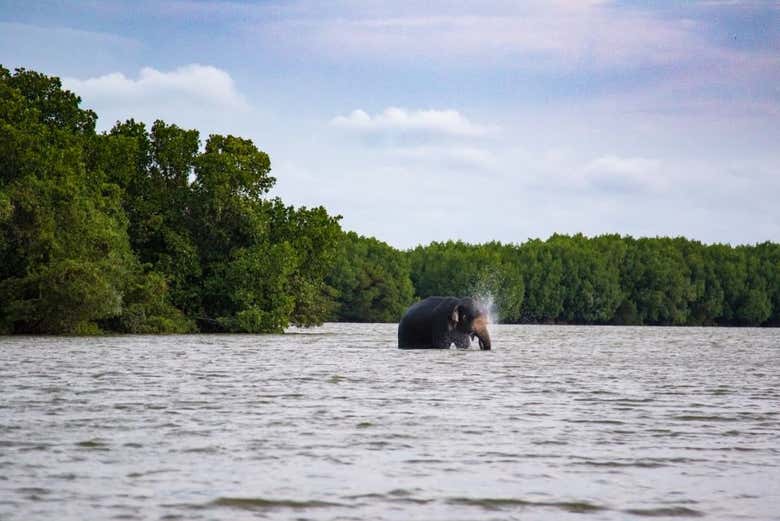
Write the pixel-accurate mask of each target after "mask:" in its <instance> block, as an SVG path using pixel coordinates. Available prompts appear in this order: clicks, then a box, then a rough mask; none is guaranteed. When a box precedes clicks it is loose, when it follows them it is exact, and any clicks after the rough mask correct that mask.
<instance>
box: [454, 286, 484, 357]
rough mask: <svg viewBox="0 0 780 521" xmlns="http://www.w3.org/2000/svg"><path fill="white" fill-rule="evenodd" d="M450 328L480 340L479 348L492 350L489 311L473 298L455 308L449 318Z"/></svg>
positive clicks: (466, 299)
mask: <svg viewBox="0 0 780 521" xmlns="http://www.w3.org/2000/svg"><path fill="white" fill-rule="evenodd" d="M449 321H450V327H451V328H452V329H454V330H457V331H459V332H461V333H463V334H466V335H469V336H470V337H471V339H472V340H473V339H474V337H477V338H478V339H479V348H480V349H482V350H485V351H486V350H488V349H490V334H489V333H488V329H487V325H488V310H487V309H486V308H485V307H484V306H483V305H481V304H480V303H479V302H477V301H476V300H474V299H472V298H464V299H461V300H459V301H458V303H457V304H456V305H455V306H454V307H453V309H452V313H451V314H450V317H449Z"/></svg>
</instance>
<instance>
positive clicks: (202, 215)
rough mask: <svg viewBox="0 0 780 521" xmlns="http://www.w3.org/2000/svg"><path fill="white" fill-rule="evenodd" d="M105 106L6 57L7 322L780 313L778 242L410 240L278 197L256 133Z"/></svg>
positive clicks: (684, 320) (142, 323)
mask: <svg viewBox="0 0 780 521" xmlns="http://www.w3.org/2000/svg"><path fill="white" fill-rule="evenodd" d="M96 122H97V115H96V114H95V113H94V112H93V111H91V110H88V109H85V108H82V107H81V100H80V98H79V97H78V96H77V95H76V94H75V93H72V92H69V91H67V90H64V89H63V88H62V85H61V83H60V81H59V79H58V78H55V77H49V76H46V75H43V74H40V73H37V72H33V71H28V70H24V69H17V70H16V71H15V72H13V73H11V72H10V71H8V70H7V69H4V68H2V67H0V333H2V334H10V333H54V334H97V333H101V332H121V333H184V332H196V331H202V332H219V331H222V332H252V333H257V332H278V331H282V330H283V329H284V328H285V327H287V326H289V325H291V324H293V325H300V326H310V325H316V324H320V323H322V322H323V321H326V320H340V321H358V322H394V321H397V320H398V319H399V317H400V315H401V314H402V313H403V310H404V309H405V308H406V306H408V305H409V304H410V303H411V302H413V301H414V300H415V299H417V298H421V297H425V296H429V295H434V294H438V295H474V296H478V297H480V298H483V299H486V300H489V301H490V302H491V303H492V305H493V306H494V309H495V312H496V315H497V316H498V318H499V319H500V321H501V322H508V323H567V324H658V325H773V326H777V325H780V244H775V243H769V242H767V243H763V244H758V245H754V246H737V247H732V246H729V245H723V244H713V245H705V244H702V243H700V242H697V241H692V240H688V239H684V238H640V239H634V238H631V237H621V236H618V235H604V236H599V237H594V238H588V237H585V236H582V235H575V236H564V235H554V236H553V237H551V238H549V239H548V240H546V241H541V240H530V241H527V242H525V243H522V244H502V243H497V242H493V243H487V244H481V245H471V244H465V243H462V242H446V243H431V244H429V245H427V246H418V247H417V248H415V249H412V250H409V251H401V250H397V249H395V248H393V247H391V246H389V245H388V244H385V243H383V242H381V241H378V240H376V239H373V238H367V237H361V236H358V235H357V234H355V233H352V232H346V231H343V230H342V229H341V227H340V225H339V217H338V216H333V215H329V214H328V213H327V211H326V210H325V209H324V208H322V207H317V208H294V207H291V206H286V205H285V204H284V203H283V202H282V201H281V200H279V199H278V198H273V197H269V195H268V194H269V190H270V189H271V188H272V187H273V186H274V183H275V179H274V178H273V177H272V176H271V174H270V172H271V163H270V158H269V157H268V155H267V154H266V153H264V152H262V151H261V150H259V149H258V148H257V147H256V146H255V144H254V143H252V141H250V140H248V139H242V138H240V137H235V136H231V135H227V136H223V135H211V136H209V137H208V138H207V139H206V140H205V142H204V141H202V140H201V137H200V135H199V133H198V132H197V131H195V130H188V129H183V128H180V127H178V126H176V125H172V124H166V123H165V122H163V121H156V122H154V124H152V125H151V127H150V128H148V127H147V126H146V125H145V124H143V123H140V122H137V121H134V120H132V119H130V120H127V121H124V122H117V123H116V124H115V125H114V127H113V128H112V129H111V130H109V131H107V132H101V133H98V132H97V131H96Z"/></svg>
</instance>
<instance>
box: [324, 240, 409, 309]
mask: <svg viewBox="0 0 780 521" xmlns="http://www.w3.org/2000/svg"><path fill="white" fill-rule="evenodd" d="M409 271H410V268H409V261H408V259H407V257H406V256H405V255H403V253H401V252H399V251H398V250H396V249H394V248H393V247H391V246H389V245H388V244H386V243H384V242H381V241H378V240H377V239H374V238H371V237H362V236H359V235H357V234H356V233H354V232H349V233H345V234H343V235H342V236H341V238H340V242H339V254H338V256H337V259H336V263H335V265H334V267H333V269H332V270H331V271H330V273H328V274H327V276H326V279H325V280H326V282H327V284H328V285H330V286H331V287H333V288H334V289H335V290H336V302H337V307H336V309H335V310H334V312H333V318H334V319H335V320H339V321H346V322H397V321H398V320H399V319H400V318H401V315H402V314H403V312H404V310H406V308H407V307H408V306H409V305H410V304H411V303H412V301H413V299H414V287H413V286H412V281H411V279H410V277H409Z"/></svg>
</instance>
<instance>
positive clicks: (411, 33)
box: [246, 0, 705, 70]
mask: <svg viewBox="0 0 780 521" xmlns="http://www.w3.org/2000/svg"><path fill="white" fill-rule="evenodd" d="M348 4H349V3H348ZM349 5H351V6H352V8H351V9H346V8H345V6H344V5H342V8H344V9H343V10H342V12H337V13H329V12H322V13H320V16H311V12H310V13H308V15H304V14H301V9H300V8H299V9H298V10H297V11H291V14H290V16H288V17H281V18H275V19H272V20H271V21H265V22H263V21H256V20H253V21H249V22H247V26H246V29H247V34H250V33H252V32H255V33H257V25H258V24H262V25H263V26H264V31H263V32H262V33H261V34H265V35H267V37H268V38H272V39H274V40H278V39H280V38H281V39H283V40H284V41H285V45H287V46H288V47H289V48H290V49H295V50H299V49H300V47H305V48H307V49H309V50H312V51H314V52H317V53H320V54H322V53H324V54H326V55H328V56H329V57H330V58H332V59H335V60H343V59H354V58H355V57H365V58H376V57H381V58H382V59H383V60H385V61H387V60H392V59H393V57H395V58H396V59H401V60H404V61H408V60H409V59H410V58H423V59H433V60H437V61H438V60H443V61H445V62H447V63H449V64H451V65H456V64H457V63H465V64H467V65H468V66H474V65H475V64H476V65H489V64H492V63H495V62H502V63H507V64H513V65H515V66H521V67H524V68H528V67H531V68H532V69H536V70H538V69H546V70H560V68H561V67H565V68H574V67H581V68H585V69H594V68H595V69H598V68H607V67H623V66H631V67H642V66H647V65H659V64H669V63H674V62H677V61H679V60H680V59H682V58H691V57H693V56H694V55H696V54H698V53H700V52H701V49H702V48H704V47H705V44H704V41H703V39H702V37H701V35H700V34H699V32H700V31H699V30H700V28H701V27H700V25H699V23H698V22H696V21H694V20H691V19H670V18H662V17H660V16H656V15H654V14H653V13H652V12H650V11H646V10H642V9H637V8H633V9H632V8H622V7H618V6H616V5H613V4H612V2H604V1H589V2H578V1H563V0H561V1H553V2H550V1H530V2H522V3H520V2H518V3H507V2H489V3H488V5H484V6H482V5H481V6H480V7H481V8H480V9H473V8H470V7H469V6H461V7H459V8H457V9H455V8H453V7H452V6H448V5H446V4H445V5H433V6H430V5H428V6H421V5H420V4H419V3H417V2H415V3H414V4H413V5H412V4H411V3H410V2H403V1H401V2H397V3H395V2H394V3H392V4H390V5H389V6H388V7H385V8H381V7H377V5H375V4H369V5H365V4H364V3H358V4H349ZM485 13H489V14H485ZM290 35H295V37H294V39H292V38H290ZM464 60H465V62H464Z"/></svg>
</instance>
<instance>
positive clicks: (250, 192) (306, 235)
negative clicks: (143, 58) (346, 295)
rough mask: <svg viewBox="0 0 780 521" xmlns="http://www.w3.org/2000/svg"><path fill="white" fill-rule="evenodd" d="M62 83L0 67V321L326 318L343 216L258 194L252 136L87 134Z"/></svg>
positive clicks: (190, 325)
mask: <svg viewBox="0 0 780 521" xmlns="http://www.w3.org/2000/svg"><path fill="white" fill-rule="evenodd" d="M79 103H80V99H79V98H78V96H76V95H75V94H73V93H71V92H69V91H65V90H63V89H62V87H61V83H60V81H59V79H57V78H51V77H47V76H45V75H42V74H39V73H36V72H29V71H25V70H22V69H19V70H17V71H16V72H15V73H14V74H11V73H10V72H9V71H7V70H6V69H3V68H1V67H0V157H2V158H3V161H1V162H0V332H4V333H19V332H32V333H66V334H87V333H88V334H94V333H99V332H101V331H106V330H108V331H117V332H126V333H182V332H189V331H193V330H195V329H196V327H198V328H200V329H201V330H206V331H215V330H217V331H243V332H268V331H281V330H283V329H284V328H285V327H287V326H288V325H289V324H291V323H292V324H297V325H304V326H306V325H313V324H319V323H321V322H322V321H323V320H324V319H325V318H326V317H327V316H328V314H329V313H330V311H331V309H332V307H333V303H332V297H333V295H332V291H333V290H332V288H330V287H329V286H327V285H326V284H325V275H326V273H328V272H329V270H330V269H331V266H332V264H333V262H334V261H335V254H336V245H337V238H338V237H339V235H340V232H341V230H340V227H339V225H338V219H339V218H338V217H332V216H329V215H328V214H327V212H326V211H325V210H324V209H323V208H312V209H307V208H299V209H296V208H293V207H288V206H285V205H284V204H283V203H282V202H281V201H279V200H276V199H274V200H265V199H263V198H262V197H263V196H264V195H265V194H266V193H267V192H268V190H269V189H270V188H271V187H272V186H273V184H274V182H275V179H274V178H273V177H271V176H270V168H271V164H270V160H269V158H268V155H267V154H265V153H264V152H262V151H260V150H258V149H257V148H256V147H255V145H254V144H253V143H252V141H250V140H247V139H242V138H238V137H234V136H220V135H212V136H210V137H209V139H208V140H207V142H206V145H205V147H204V149H203V150H202V151H201V150H200V139H199V134H198V132H197V131H195V130H186V129H182V128H179V127H178V126H176V125H168V124H166V123H164V122H162V121H156V122H155V123H154V124H153V125H152V126H151V128H150V129H148V130H147V128H146V126H145V125H144V124H143V123H139V122H136V121H134V120H128V121H125V122H121V123H117V124H116V125H115V126H114V128H113V129H112V130H111V131H110V132H108V133H103V134H97V133H95V122H96V119H97V116H96V115H95V113H94V112H92V111H90V110H84V109H82V108H80V107H79Z"/></svg>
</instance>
